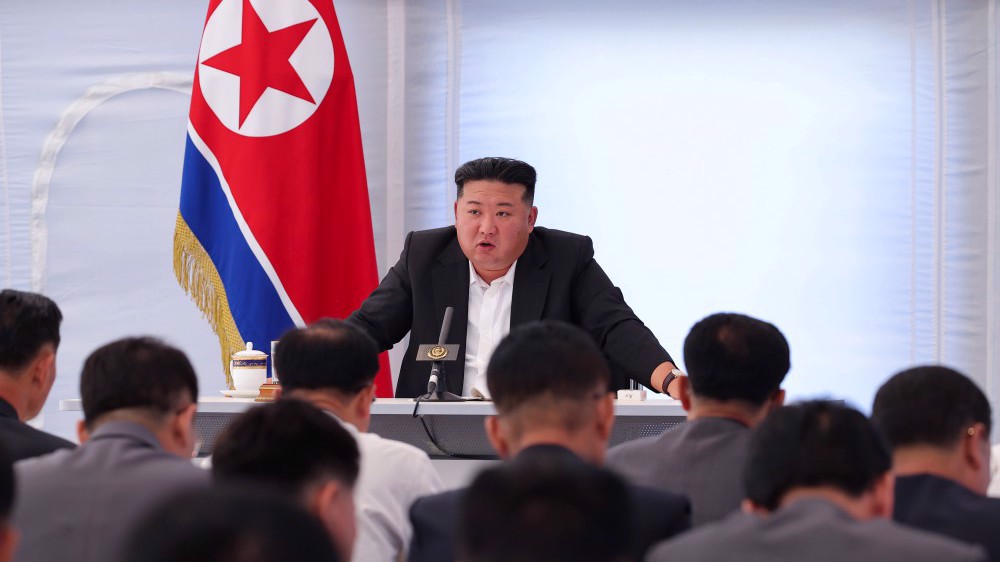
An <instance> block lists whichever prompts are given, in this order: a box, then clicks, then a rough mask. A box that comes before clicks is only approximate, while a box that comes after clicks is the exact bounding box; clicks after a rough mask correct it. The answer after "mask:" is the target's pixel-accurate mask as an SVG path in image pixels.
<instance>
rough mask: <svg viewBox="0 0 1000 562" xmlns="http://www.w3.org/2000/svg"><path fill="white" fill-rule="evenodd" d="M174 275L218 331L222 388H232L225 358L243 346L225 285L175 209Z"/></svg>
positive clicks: (210, 259) (228, 358)
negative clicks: (224, 378)
mask: <svg viewBox="0 0 1000 562" xmlns="http://www.w3.org/2000/svg"><path fill="white" fill-rule="evenodd" d="M174 275H176V276H177V282H178V283H180V286H181V288H182V289H184V292H186V293H187V294H188V295H190V296H191V298H192V299H193V300H194V302H195V305H196V306H197V307H198V309H199V310H201V312H202V314H203V315H204V316H205V318H206V319H208V323H209V325H210V326H211V327H212V330H214V331H215V333H216V334H218V335H219V347H220V348H221V350H222V368H223V372H225V374H226V388H233V384H232V383H233V380H232V375H231V374H230V372H229V360H230V358H232V356H233V353H236V352H237V351H240V350H242V349H245V344H244V343H243V337H242V336H240V332H239V330H238V329H237V328H236V321H234V320H233V313H232V311H230V310H229V300H228V299H227V298H226V288H225V287H224V286H223V285H222V278H220V277H219V271H218V270H217V269H216V268H215V263H213V262H212V258H210V257H209V256H208V252H206V251H205V248H204V247H203V246H202V245H201V242H199V241H198V238H197V237H196V236H195V235H194V233H193V232H191V228H190V227H188V225H187V222H186V221H185V220H184V217H182V216H181V214H180V213H177V228H176V229H175V230H174Z"/></svg>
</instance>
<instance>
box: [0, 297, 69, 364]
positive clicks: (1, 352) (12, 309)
mask: <svg viewBox="0 0 1000 562" xmlns="http://www.w3.org/2000/svg"><path fill="white" fill-rule="evenodd" d="M61 322H62V312H60V311H59V307H58V306H56V303H54V302H53V301H52V299H50V298H48V297H46V296H44V295H39V294H37V293H26V292H24V291H15V290H14V289H4V290H3V292H0V369H10V370H13V371H17V370H20V369H23V368H24V367H27V366H28V363H30V362H31V360H32V359H34V358H35V356H36V355H38V352H39V350H41V348H42V346H43V345H45V344H47V343H51V344H52V345H53V346H54V347H56V348H57V349H58V347H59V324H60V323H61Z"/></svg>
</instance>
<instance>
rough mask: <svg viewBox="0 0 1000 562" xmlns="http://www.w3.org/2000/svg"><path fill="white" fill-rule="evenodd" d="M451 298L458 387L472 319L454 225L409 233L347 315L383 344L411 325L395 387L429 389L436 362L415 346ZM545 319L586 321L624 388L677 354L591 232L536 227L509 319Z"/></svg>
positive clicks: (426, 338) (453, 375)
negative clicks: (608, 270) (597, 252)
mask: <svg viewBox="0 0 1000 562" xmlns="http://www.w3.org/2000/svg"><path fill="white" fill-rule="evenodd" d="M449 306H451V307H454V309H455V312H454V317H453V319H452V324H451V333H450V335H449V337H448V342H449V343H457V344H461V347H460V350H459V355H458V358H457V360H456V361H455V362H451V363H448V364H447V374H448V390H450V391H451V392H454V393H456V394H461V392H462V387H463V382H464V376H463V374H464V371H465V337H466V331H467V328H468V322H469V260H468V258H466V257H465V254H463V253H462V248H461V247H460V246H459V244H458V238H457V237H456V234H455V227H453V226H449V227H445V228H437V229H434V230H422V231H417V232H411V233H410V234H408V235H407V237H406V243H405V244H404V245H403V252H402V254H400V256H399V261H398V262H396V265H394V266H393V267H392V269H390V270H389V273H388V274H386V276H385V278H384V279H382V282H381V283H380V284H379V286H378V288H376V289H375V291H374V292H372V294H371V295H369V297H368V298H367V299H365V302H364V303H362V305H361V308H360V309H358V310H356V311H355V312H354V313H353V314H351V316H350V317H349V318H348V321H349V322H351V323H353V324H355V325H356V326H359V327H361V328H362V329H364V330H365V331H366V332H368V334H369V335H370V336H372V337H373V338H374V339H375V341H376V342H377V343H378V345H379V347H380V348H381V349H382V350H386V349H389V348H391V347H392V346H393V345H395V344H396V342H398V341H400V340H401V339H403V337H404V336H405V335H406V333H407V332H411V333H410V344H409V347H408V348H407V350H406V355H405V356H404V358H403V364H402V367H401V368H400V373H399V382H398V383H397V384H396V396H398V397H413V396H419V395H421V394H423V393H424V392H425V391H426V387H427V377H428V375H429V373H430V366H429V365H428V364H426V363H425V364H423V365H422V366H421V364H419V363H417V362H416V361H415V358H416V353H417V346H419V345H420V344H426V343H437V339H438V333H439V332H440V330H441V321H442V320H443V318H444V310H445V308H447V307H449ZM542 319H552V320H562V321H565V322H569V323H572V324H576V325H578V326H580V327H582V328H584V329H585V330H587V331H588V332H589V333H590V335H591V336H593V338H594V340H595V341H596V342H597V344H598V345H599V346H600V347H601V348H602V349H603V351H604V354H605V356H606V357H607V358H608V361H609V362H610V364H611V369H612V372H613V373H614V380H613V382H612V387H613V388H626V387H627V386H628V380H629V379H630V378H631V379H634V380H636V381H639V382H641V383H643V384H645V385H647V386H648V385H649V382H650V381H649V376H650V374H652V372H653V369H655V368H656V367H657V366H658V365H659V364H660V363H663V362H664V361H672V359H671V358H670V355H669V354H668V353H667V352H666V351H665V350H664V349H663V347H662V346H661V345H660V344H659V342H658V341H657V340H656V337H655V336H654V335H653V333H652V332H651V331H650V330H649V329H648V328H647V327H646V326H645V325H644V324H643V323H642V321H641V320H639V318H638V317H636V315H635V313H633V312H632V309H631V308H629V307H628V305H627V304H625V299H624V297H623V296H622V292H621V290H620V289H619V288H618V287H615V286H614V285H613V284H612V283H611V280H610V279H608V276H607V275H606V274H605V273H604V270H603V269H601V266H600V265H598V264H597V261H595V260H594V245H593V242H592V241H591V240H590V238H589V237H587V236H580V235H578V234H572V233H569V232H563V231H559V230H550V229H547V228H544V227H537V226H536V227H535V229H534V231H533V232H532V233H531V235H530V236H529V237H528V246H527V248H526V249H525V251H524V253H523V254H521V257H520V258H518V262H517V271H516V272H515V273H514V293H513V297H512V300H511V310H510V327H511V329H513V328H515V327H516V326H519V325H521V324H525V323H527V322H531V321H534V320H542Z"/></svg>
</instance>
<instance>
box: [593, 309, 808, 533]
mask: <svg viewBox="0 0 1000 562" xmlns="http://www.w3.org/2000/svg"><path fill="white" fill-rule="evenodd" d="M684 362H685V365H686V366H687V369H688V373H689V376H688V377H687V378H683V379H681V380H680V385H681V390H680V392H681V397H680V399H681V404H682V405H683V406H684V409H685V410H687V412H688V418H687V420H688V421H687V423H685V424H682V425H680V426H678V427H674V428H672V429H670V430H668V431H665V432H663V433H662V434H660V435H657V436H655V437H647V438H645V439H638V440H636V441H631V442H628V443H624V444H622V445H619V446H617V447H615V448H613V449H611V450H610V451H608V466H609V467H610V468H612V469H614V470H617V471H618V472H620V473H621V474H622V475H623V476H625V477H626V478H628V479H629V480H630V481H631V482H633V483H635V484H639V485H640V486H649V487H651V488H657V489H660V490H666V491H668V492H675V493H681V494H685V495H686V496H688V497H689V498H691V515H692V518H693V521H692V524H693V525H694V526H695V527H697V526H699V525H702V524H704V523H709V522H711V521H717V520H719V519H722V518H723V517H724V516H726V515H727V514H729V513H730V512H732V511H735V510H737V509H739V507H740V502H742V501H743V498H744V497H745V495H746V494H745V492H744V489H743V464H744V463H745V461H746V456H747V444H748V443H749V441H750V432H751V428H752V427H755V426H756V425H757V424H759V423H760V422H761V421H763V420H764V418H765V417H766V416H767V414H768V412H770V411H771V410H773V409H774V408H776V407H779V406H781V405H782V403H783V402H784V400H785V391H784V390H781V381H783V380H784V379H785V374H787V373H788V369H789V367H790V365H791V363H790V360H789V352H788V341H787V340H785V336H783V335H782V334H781V332H780V331H779V330H778V328H777V327H775V326H774V325H773V324H769V323H767V322H764V321H762V320H758V319H756V318H751V317H749V316H744V315H742V314H732V313H720V314H713V315H711V316H709V317H707V318H704V319H703V320H701V321H700V322H698V323H697V324H695V325H694V326H693V327H692V328H691V331H690V332H689V333H688V336H687V338H686V339H685V340H684Z"/></svg>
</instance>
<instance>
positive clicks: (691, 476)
mask: <svg viewBox="0 0 1000 562" xmlns="http://www.w3.org/2000/svg"><path fill="white" fill-rule="evenodd" d="M749 438H750V430H749V429H748V428H747V427H746V426H745V425H743V424H741V423H740V422H737V421H735V420H731V419H728V418H702V419H697V420H692V421H689V422H687V423H684V424H683V425H681V426H679V427H675V428H673V429H670V430H668V431H665V432H663V433H662V434H660V435H658V436H656V437H648V438H646V439H639V440H636V441H632V442H629V443H624V444H622V445H619V446H617V447H614V448H612V449H611V450H610V451H608V458H607V461H606V462H605V464H606V466H607V467H608V468H610V469H612V470H615V471H617V472H618V473H619V474H621V475H622V476H624V477H625V478H627V479H628V480H629V481H631V482H632V483H633V484H636V485H639V486H646V487H649V488H656V489H659V490H664V491H667V492H673V493H675V494H682V495H685V496H687V497H688V498H690V499H691V524H692V526H693V527H698V526H699V525H703V524H705V523H710V522H712V521H717V520H719V519H722V518H723V517H724V516H726V515H728V514H729V513H730V512H732V511H734V510H736V509H739V507H740V501H742V499H743V463H744V461H745V460H746V450H747V440H748V439H749Z"/></svg>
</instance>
